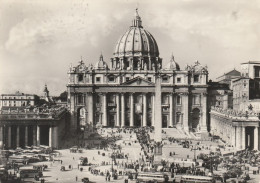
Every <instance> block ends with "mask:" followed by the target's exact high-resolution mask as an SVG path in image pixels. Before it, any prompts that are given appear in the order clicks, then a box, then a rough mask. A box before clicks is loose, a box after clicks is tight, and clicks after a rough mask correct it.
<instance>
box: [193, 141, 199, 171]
mask: <svg viewBox="0 0 260 183" xmlns="http://www.w3.org/2000/svg"><path fill="white" fill-rule="evenodd" d="M195 147H196V148H192V150H194V162H195V167H196V150H198V147H197V146H196V145H195Z"/></svg>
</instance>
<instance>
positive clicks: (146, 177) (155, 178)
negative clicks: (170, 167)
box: [137, 172, 169, 183]
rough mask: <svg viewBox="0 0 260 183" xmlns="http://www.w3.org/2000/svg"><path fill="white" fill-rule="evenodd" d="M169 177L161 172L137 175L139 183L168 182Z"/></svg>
mask: <svg viewBox="0 0 260 183" xmlns="http://www.w3.org/2000/svg"><path fill="white" fill-rule="evenodd" d="M168 181H169V176H168V175H167V174H164V173H160V172H154V173H152V172H141V173H138V175H137V182H156V183H159V182H168Z"/></svg>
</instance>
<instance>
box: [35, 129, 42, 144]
mask: <svg viewBox="0 0 260 183" xmlns="http://www.w3.org/2000/svg"><path fill="white" fill-rule="evenodd" d="M36 134H37V139H36V144H37V146H39V145H41V141H40V140H41V139H40V135H41V134H40V126H39V125H37V133H36Z"/></svg>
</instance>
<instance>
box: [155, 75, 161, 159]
mask: <svg viewBox="0 0 260 183" xmlns="http://www.w3.org/2000/svg"><path fill="white" fill-rule="evenodd" d="M155 77H156V79H155V100H154V101H155V116H154V120H155V122H154V132H155V134H154V141H155V146H154V164H161V160H162V91H161V77H160V75H159V74H156V76H155Z"/></svg>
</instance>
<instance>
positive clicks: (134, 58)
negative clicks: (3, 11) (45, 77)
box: [67, 12, 208, 132]
mask: <svg viewBox="0 0 260 183" xmlns="http://www.w3.org/2000/svg"><path fill="white" fill-rule="evenodd" d="M108 65H109V64H107V63H106V62H105V61H104V59H103V56H102V55H101V56H100V58H99V61H97V63H96V64H95V65H94V66H93V65H92V64H90V65H89V66H86V65H85V64H84V62H83V61H82V60H81V61H80V62H79V64H78V65H77V66H75V67H72V66H71V67H70V68H69V71H68V77H69V82H68V85H67V90H68V107H69V110H70V113H71V129H74V130H76V129H79V128H88V127H89V126H92V127H93V126H96V125H102V126H103V127H141V126H154V125H155V123H156V121H155V113H156V111H155V79H156V77H157V76H159V77H160V79H161V91H162V95H161V96H162V97H161V104H162V105H161V110H162V116H161V118H162V127H163V128H169V127H178V128H181V129H184V130H186V131H189V130H194V131H199V132H206V131H207V119H208V117H207V116H208V115H207V113H208V109H207V92H208V85H207V80H208V71H207V67H205V66H202V65H201V64H200V63H199V62H198V61H197V62H195V63H194V64H193V65H188V66H186V68H185V69H183V70H181V69H180V66H179V64H178V63H177V62H176V61H175V59H174V57H173V56H172V57H171V59H170V60H169V63H168V64H167V65H166V67H165V68H162V58H160V56H159V48H158V45H157V43H156V40H155V39H154V37H153V36H152V35H151V33H149V32H148V31H147V30H145V29H144V28H143V26H142V21H141V18H140V16H139V15H138V12H136V14H135V17H134V19H133V21H132V26H130V28H129V30H128V31H126V32H125V34H123V35H122V36H121V37H120V39H119V41H118V43H117V44H116V46H115V51H114V54H113V58H111V60H110V67H109V66H108Z"/></svg>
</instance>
